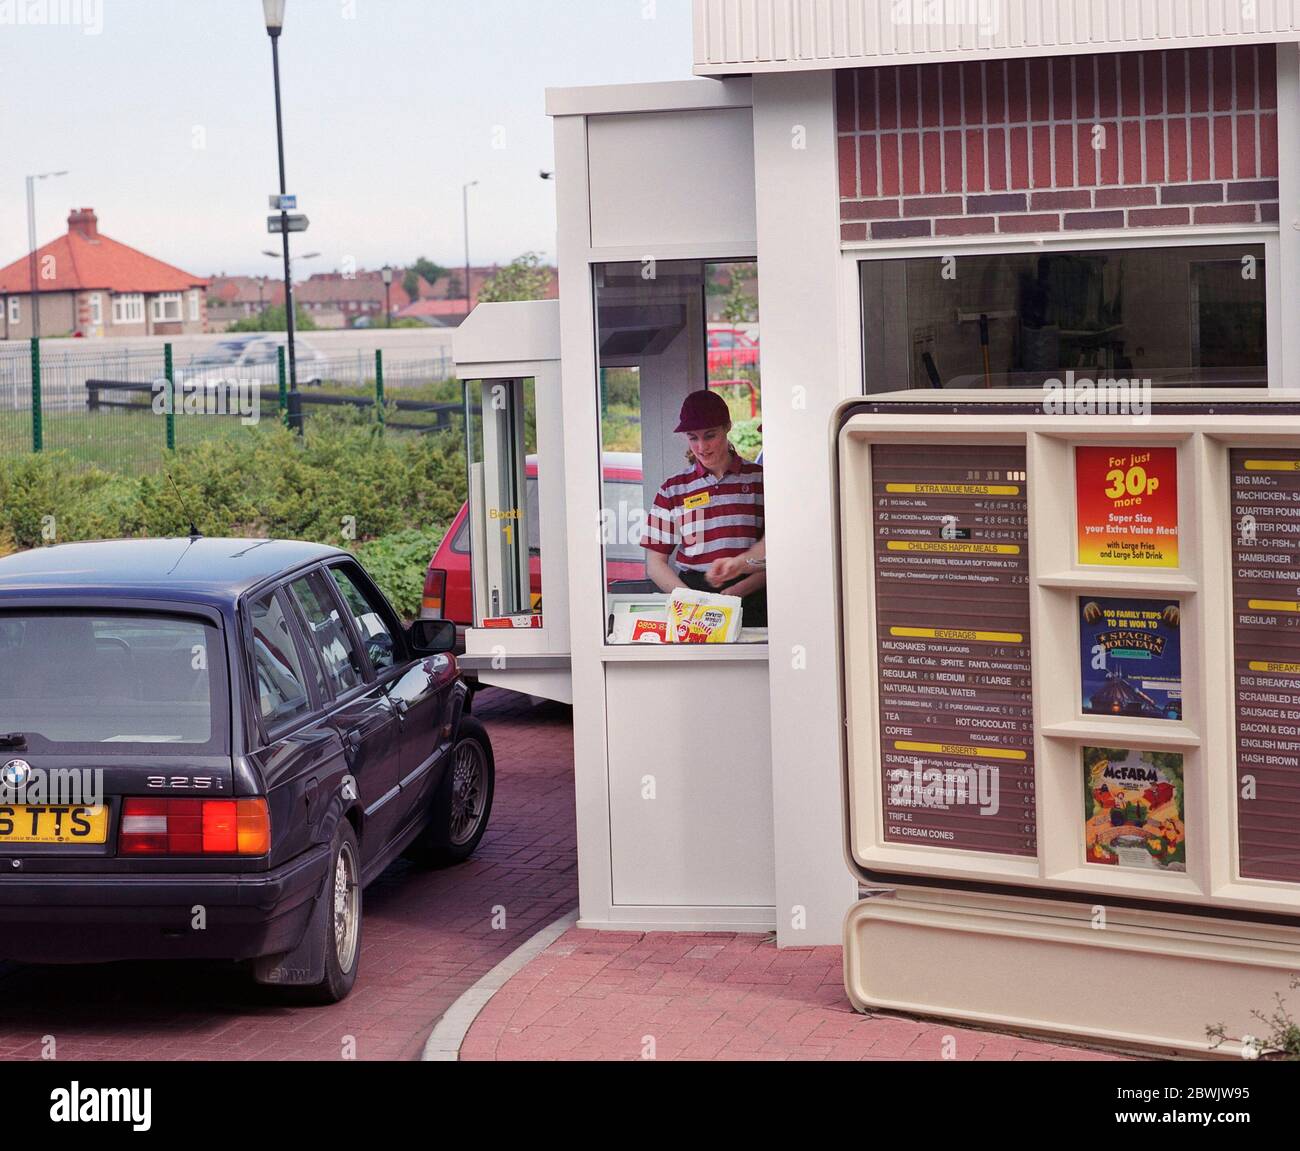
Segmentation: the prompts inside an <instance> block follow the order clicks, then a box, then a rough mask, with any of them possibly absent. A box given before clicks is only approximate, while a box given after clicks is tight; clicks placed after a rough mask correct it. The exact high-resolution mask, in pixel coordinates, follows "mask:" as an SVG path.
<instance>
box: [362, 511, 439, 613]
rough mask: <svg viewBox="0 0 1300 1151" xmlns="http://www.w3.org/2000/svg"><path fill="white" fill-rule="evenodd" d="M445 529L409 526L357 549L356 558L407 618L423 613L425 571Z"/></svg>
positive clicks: (394, 605) (398, 610)
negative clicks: (421, 607)
mask: <svg viewBox="0 0 1300 1151" xmlns="http://www.w3.org/2000/svg"><path fill="white" fill-rule="evenodd" d="M445 532H446V528H445V527H444V526H443V525H441V524H439V525H437V526H433V527H429V528H409V529H407V530H406V531H402V532H395V533H394V534H393V535H388V536H383V537H381V538H380V539H377V540H374V541H372V542H371V543H366V544H361V545H360V546H359V547H358V548H356V556H357V559H359V560H360V561H361V563H362V564H363V565H364V566H365V569H366V571H368V572H369V573H370V575H371V577H372V578H373V579H374V581H375V583H377V584H378V585H379V586H380V588H381V589H382V590H383V593H384V594H385V595H386V596H387V597H388V599H389V602H390V603H391V604H392V605H393V607H394V608H396V609H397V612H398V614H399V615H401V616H402V617H403V618H404V619H415V618H416V617H417V616H418V615H419V614H420V604H421V601H422V600H423V598H424V576H425V572H426V571H427V569H428V567H429V560H430V559H431V558H432V557H433V553H434V552H436V551H437V550H438V546H439V545H440V544H441V543H442V537H443V535H444V534H445Z"/></svg>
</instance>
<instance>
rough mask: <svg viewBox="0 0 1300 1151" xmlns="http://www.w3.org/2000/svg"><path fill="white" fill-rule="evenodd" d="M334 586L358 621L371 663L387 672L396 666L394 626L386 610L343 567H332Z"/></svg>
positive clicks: (372, 665) (376, 668)
mask: <svg viewBox="0 0 1300 1151" xmlns="http://www.w3.org/2000/svg"><path fill="white" fill-rule="evenodd" d="M330 575H331V576H333V577H334V583H335V586H337V587H338V589H339V592H340V594H341V595H342V596H343V602H344V603H345V604H347V605H348V611H350V612H351V613H352V618H353V619H354V620H355V621H356V625H357V631H358V632H360V633H361V640H362V642H363V643H364V644H365V647H366V655H368V656H369V657H370V666H371V667H373V668H374V669H375V671H376V672H383V671H387V670H388V669H389V668H391V667H396V666H397V651H396V645H395V643H394V640H393V632H392V629H391V628H390V627H389V626H388V624H386V623H385V622H384V613H383V611H382V610H381V609H380V608H379V607H378V605H376V604H374V603H372V602H371V601H370V597H369V595H367V594H366V593H365V592H363V591H362V590H361V588H360V587H359V586H357V584H356V583H355V582H354V580H353V578H352V576H351V574H350V573H349V572H348V571H347V570H345V569H344V568H341V567H333V568H330Z"/></svg>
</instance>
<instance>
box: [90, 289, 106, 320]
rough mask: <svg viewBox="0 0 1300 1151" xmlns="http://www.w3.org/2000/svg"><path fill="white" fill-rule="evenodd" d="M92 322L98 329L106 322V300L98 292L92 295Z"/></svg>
mask: <svg viewBox="0 0 1300 1151" xmlns="http://www.w3.org/2000/svg"><path fill="white" fill-rule="evenodd" d="M90 322H91V323H92V324H93V325H94V326H95V327H97V328H98V327H99V326H100V325H101V324H102V323H103V322H104V300H103V297H102V296H100V294H99V293H98V292H91V294H90Z"/></svg>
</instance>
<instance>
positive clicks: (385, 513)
mask: <svg viewBox="0 0 1300 1151" xmlns="http://www.w3.org/2000/svg"><path fill="white" fill-rule="evenodd" d="M465 492H466V474H465V454H464V445H463V442H462V440H461V437H460V436H458V435H457V434H455V433H443V434H435V435H425V436H399V435H395V434H391V433H390V434H387V435H385V434H382V433H381V432H380V431H379V429H378V428H377V427H376V425H375V424H374V423H373V422H371V421H368V420H365V419H351V418H345V417H337V418H336V417H333V416H313V417H312V419H311V421H310V423H309V425H308V432H307V436H306V437H305V439H304V438H300V437H298V436H296V435H295V434H293V433H292V432H289V431H287V430H286V429H284V428H283V427H280V426H279V425H276V424H272V423H267V424H264V425H261V426H259V427H258V428H253V429H249V430H248V433H247V434H246V435H240V436H231V437H220V438H214V439H210V440H205V441H203V442H201V443H199V444H196V445H194V446H192V447H191V446H186V447H184V448H182V449H181V450H179V451H177V452H175V453H173V454H172V455H170V456H169V457H168V458H167V461H166V463H165V465H164V470H163V471H162V472H160V473H159V474H157V475H151V476H145V477H143V478H140V479H133V478H129V477H126V476H119V475H113V474H110V473H108V472H103V471H98V470H90V471H85V472H75V471H72V470H71V469H70V467H69V464H68V460H67V459H66V457H63V456H61V455H60V454H59V453H57V452H51V453H42V454H40V455H30V456H17V457H6V458H0V545H3V544H4V543H5V542H7V541H11V543H12V546H13V547H17V548H27V547H39V546H40V545H41V544H43V543H48V542H51V540H50V531H49V529H50V527H51V526H52V527H53V538H54V539H56V540H57V541H59V542H70V541H74V540H84V539H115V538H122V537H133V536H147V537H160V536H178V535H186V534H188V532H189V528H190V517H191V516H193V518H194V521H195V525H196V526H197V527H198V529H199V530H200V531H201V532H202V533H203V534H204V535H207V536H223V535H230V536H253V537H279V538H285V539H304V540H312V541H316V542H320V543H331V544H335V545H340V546H346V545H351V544H353V543H358V542H366V541H368V540H375V539H379V538H380V537H383V536H389V535H394V534H398V533H402V532H406V531H409V530H416V531H423V532H428V531H432V530H434V528H435V526H436V525H444V524H447V523H450V522H451V520H452V518H453V517H454V516H455V514H456V512H457V511H459V509H460V506H461V504H462V503H464V502H465ZM48 517H53V519H52V520H51V519H49V518H48ZM426 559H427V557H426Z"/></svg>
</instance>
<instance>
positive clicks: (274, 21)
mask: <svg viewBox="0 0 1300 1151" xmlns="http://www.w3.org/2000/svg"><path fill="white" fill-rule="evenodd" d="M284 5H285V0H262V10H263V14H264V15H265V17H266V33H267V35H268V36H270V37H271V69H272V72H273V73H274V76H275V143H276V150H277V152H278V153H279V157H280V195H281V196H287V195H288V194H289V187H288V185H287V184H286V183H285V176H284V116H283V113H282V112H281V110H280V33H281V32H282V31H283V30H284ZM280 239H281V241H282V242H283V244H284V319H285V326H286V328H287V330H288V332H287V334H288V340H289V390H290V391H294V392H296V391H297V390H298V358H297V356H296V354H295V351H294V346H293V345H294V339H293V319H294V317H293V270H292V267H291V264H290V260H289V213H288V211H287V209H285V208H283V207H282V208H281V210H280Z"/></svg>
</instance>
